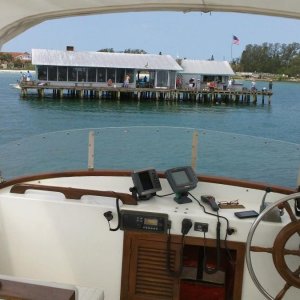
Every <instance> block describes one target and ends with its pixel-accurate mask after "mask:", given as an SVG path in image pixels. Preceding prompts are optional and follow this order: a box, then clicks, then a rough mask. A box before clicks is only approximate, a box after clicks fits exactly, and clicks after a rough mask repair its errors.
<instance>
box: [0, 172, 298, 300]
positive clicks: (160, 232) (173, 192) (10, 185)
mask: <svg viewBox="0 0 300 300" xmlns="http://www.w3.org/2000/svg"><path fill="white" fill-rule="evenodd" d="M291 192H292V191H291V190H289V189H285V188H279V187H272V192H269V193H268V195H267V196H266V195H265V187H263V186H259V185H258V184H250V183H246V182H241V181H236V182H234V181H233V180H229V179H225V178H215V177H208V176H196V175H195V174H194V172H193V170H192V169H191V168H190V167H179V168H172V169H169V170H168V171H166V172H163V173H162V172H156V170H155V169H153V168H152V169H143V170H141V171H134V172H128V171H77V172H61V173H50V174H44V175H36V176H32V177H26V178H22V179H15V180H12V181H10V182H5V183H2V185H1V190H0V205H1V214H2V220H1V225H2V227H1V228H2V234H1V235H0V239H1V240H0V242H1V244H2V245H4V246H3V251H2V256H1V258H0V272H1V273H3V274H8V275H10V276H24V277H27V278H33V279H34V278H39V279H40V280H43V281H56V282H62V283H71V284H74V285H81V286H89V287H92V288H93V287H94V288H100V287H104V295H105V298H104V299H111V300H115V299H119V298H120V299H124V300H125V299H129V300H131V299H166V300H167V299H173V300H179V299H184V300H186V299H198V298H200V297H201V299H204V300H205V299H209V300H214V299H216V300H217V299H236V300H239V299H249V298H251V299H264V296H263V295H262V294H261V292H260V291H259V290H258V289H257V288H256V287H255V285H254V283H253V282H252V280H251V274H250V273H249V272H248V270H247V267H246V257H247V255H246V253H247V251H246V250H247V247H246V246H247V237H248V234H249V231H250V230H251V226H252V224H253V222H254V220H255V216H254V215H249V214H247V218H239V217H238V216H237V215H239V214H238V213H239V212H249V211H256V212H259V210H260V207H261V203H262V199H264V200H267V202H268V203H273V204H274V203H276V201H278V200H279V199H281V198H282V197H283V196H284V195H286V194H290V193H291ZM182 196H183V198H184V201H181V200H182ZM187 198H188V199H189V200H190V201H186V199H187ZM266 198H267V199H266ZM179 199H181V200H180V201H178V200H179ZM265 202H266V201H265ZM268 209H269V206H267V207H266V210H268ZM281 209H283V210H284V211H285V213H283V214H282V215H281V216H280V219H281V222H280V223H278V222H276V223H274V222H270V221H268V220H266V219H264V220H262V222H263V226H258V228H257V229H256V232H255V235H254V236H255V237H254V238H253V243H254V246H251V251H253V252H254V253H251V258H252V262H254V265H255V267H256V269H258V272H259V274H260V275H259V276H260V278H263V281H264V285H266V286H267V288H268V287H273V286H274V284H275V285H276V286H278V287H283V286H284V280H282V278H281V276H277V275H276V276H272V278H271V280H270V274H269V272H270V270H272V269H274V267H273V262H272V251H271V250H269V249H271V248H272V245H273V244H272V239H275V240H276V236H277V234H278V233H280V231H281V228H282V226H286V224H289V223H290V222H291V219H292V229H289V232H294V231H295V230H296V232H297V230H298V227H297V226H298V225H297V224H298V223H299V221H297V220H298V219H297V217H296V216H295V215H294V214H293V213H290V212H288V211H290V210H291V209H293V206H284V207H283V208H282V207H281ZM261 215H262V213H260V214H259V217H260V216H261ZM16 220H17V222H16ZM297 222H298V223H297ZM295 224H296V225H295ZM295 226H296V229H295V228H294V227H295ZM41 228H43V230H41ZM12 232H13V233H14V234H11V233H12ZM45 232H46V233H47V235H45ZM266 237H267V238H266ZM270 240H271V242H270ZM276 243H277V244H278V242H276ZM295 243H296V246H297V239H295V238H294V236H293V237H292V241H291V242H289V245H288V249H290V247H291V250H288V251H290V253H291V255H289V257H288V268H283V269H289V268H291V269H292V270H293V268H292V267H291V265H293V264H297V259H298V257H297V252H295V251H296V250H292V249H294V246H295V245H294V244H295ZM277 244H276V245H277ZM298 244H299V243H298ZM17 245H21V246H22V252H20V251H18V248H19V247H18V246H17ZM281 246H282V245H281ZM281 246H280V247H281ZM276 247H277V248H278V247H279V246H276ZM282 247H285V246H282ZM294 254H295V255H294ZM276 257H279V258H280V257H281V254H280V251H276ZM8 258H9V259H8ZM279 260H280V259H279ZM16 262H17V264H16ZM262 263H263V264H262ZM28 264H30V265H31V268H28ZM262 265H263V267H261V266H262ZM54 266H56V267H54ZM58 266H59V267H58ZM276 268H277V266H276ZM108 273H109V274H111V275H110V276H107V274H108ZM275 273H276V272H275ZM283 273H284V274H285V272H283ZM287 273H288V271H287ZM276 274H277V273H276ZM273 275H274V274H273ZM284 276H285V275H284ZM293 276H294V275H292V282H293V280H294V277H293ZM296 284H297V280H296ZM276 292H278V291H276ZM286 294H287V298H286V299H295V296H296V294H297V289H294V288H292V289H290V290H289V291H288V292H287V293H286Z"/></svg>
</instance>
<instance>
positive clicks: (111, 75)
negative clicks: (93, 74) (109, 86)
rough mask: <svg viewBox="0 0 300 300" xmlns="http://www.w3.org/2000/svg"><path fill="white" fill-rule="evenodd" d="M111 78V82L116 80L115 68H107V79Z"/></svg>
mask: <svg viewBox="0 0 300 300" xmlns="http://www.w3.org/2000/svg"><path fill="white" fill-rule="evenodd" d="M109 79H111V80H112V82H116V69H112V68H109V69H107V80H109Z"/></svg>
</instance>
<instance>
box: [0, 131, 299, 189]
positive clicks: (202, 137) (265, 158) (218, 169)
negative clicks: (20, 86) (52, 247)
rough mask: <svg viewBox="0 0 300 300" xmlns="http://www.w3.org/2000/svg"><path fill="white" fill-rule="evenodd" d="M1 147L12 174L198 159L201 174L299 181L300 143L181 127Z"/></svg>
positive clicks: (2, 163) (66, 135)
mask: <svg viewBox="0 0 300 300" xmlns="http://www.w3.org/2000/svg"><path fill="white" fill-rule="evenodd" d="M90 135H92V136H94V141H93V140H89V136H90ZM93 144H94V147H93ZM89 145H90V147H89ZM93 148H94V150H93ZM0 151H1V158H0V170H1V172H2V177H3V178H4V179H6V180H8V179H11V178H13V177H17V176H23V175H31V174H35V173H44V172H51V171H55V172H57V171H67V170H84V169H88V167H93V168H94V169H112V170H138V169H144V168H148V167H153V168H155V169H157V170H158V171H164V170H166V169H168V168H173V167H178V166H185V165H192V164H194V165H195V169H196V171H197V173H198V174H205V175H215V176H225V177H230V178H236V179H246V180H251V181H259V182H264V183H270V184H276V185H281V186H287V187H295V186H296V180H297V174H298V170H299V166H300V155H299V151H300V145H298V144H294V143H287V142H281V141H276V140H271V139H265V138H257V137H251V136H246V135H239V134H229V133H224V132H216V131H210V130H204V129H195V128H179V127H178V128H176V127H120V128H92V129H82V130H70V131H60V132H53V133H47V134H43V135H37V136H33V137H31V138H27V139H22V140H19V141H17V142H11V143H9V144H6V145H3V146H1V147H0ZM89 153H90V155H89ZM89 157H90V160H89ZM92 158H93V159H92ZM89 164H92V165H90V166H89Z"/></svg>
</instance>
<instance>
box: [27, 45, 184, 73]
mask: <svg viewBox="0 0 300 300" xmlns="http://www.w3.org/2000/svg"><path fill="white" fill-rule="evenodd" d="M32 64H34V65H50V66H74V67H104V68H116V67H117V68H132V69H143V70H145V69H146V70H173V71H180V70H182V68H181V67H180V66H179V65H178V64H177V62H176V60H175V59H174V58H173V57H172V56H170V55H155V54H130V53H109V52H87V51H84V52H83V51H81V52H77V51H61V50H48V49H32Z"/></svg>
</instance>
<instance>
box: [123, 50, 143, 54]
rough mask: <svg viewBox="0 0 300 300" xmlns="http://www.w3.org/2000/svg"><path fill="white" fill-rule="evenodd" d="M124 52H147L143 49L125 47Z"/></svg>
mask: <svg viewBox="0 0 300 300" xmlns="http://www.w3.org/2000/svg"><path fill="white" fill-rule="evenodd" d="M124 53H133V54H147V52H146V51H145V50H143V49H125V50H124Z"/></svg>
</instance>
